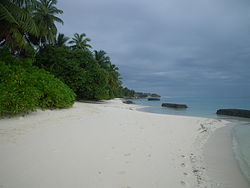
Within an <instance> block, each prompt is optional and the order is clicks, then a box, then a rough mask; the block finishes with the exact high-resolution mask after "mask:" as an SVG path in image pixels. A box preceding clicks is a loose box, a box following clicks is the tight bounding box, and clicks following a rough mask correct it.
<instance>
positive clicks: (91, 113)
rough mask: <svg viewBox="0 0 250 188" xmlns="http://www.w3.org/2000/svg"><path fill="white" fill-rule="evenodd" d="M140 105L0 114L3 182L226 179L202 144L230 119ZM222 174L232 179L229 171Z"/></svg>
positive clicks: (126, 185) (93, 185) (158, 187)
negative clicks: (163, 112) (5, 116)
mask: <svg viewBox="0 0 250 188" xmlns="http://www.w3.org/2000/svg"><path fill="white" fill-rule="evenodd" d="M136 108H138V106H135V105H127V104H123V103H122V102H121V100H119V99H115V100H110V101H104V102H100V103H98V104H92V103H80V102H77V103H75V105H74V106H73V108H70V109H63V110H53V111H50V110H46V111H37V112H33V113H31V114H29V115H27V116H25V117H14V118H12V119H2V120H0V153H1V154H0V187H1V188H45V187H46V188H55V187H58V188H59V187H60V188H71V187H74V188H83V187H84V188H166V187H172V188H181V187H190V188H194V187H216V186H217V185H221V184H220V183H221V182H220V180H218V179H212V177H211V176H210V175H209V173H207V169H208V168H209V164H210V163H211V162H210V163H205V162H204V157H203V150H204V146H205V145H206V142H207V140H208V138H209V137H210V135H211V134H212V133H213V132H214V131H215V130H216V129H218V128H221V127H224V126H226V124H227V122H226V121H224V120H216V119H208V118H197V117H185V116H172V115H161V114H152V113H146V112H139V111H136ZM210 159H211V157H210ZM213 169H214V167H213ZM216 173H222V172H218V171H217V172H216V170H215V171H213V174H214V175H215V174H216ZM215 176H216V175H215ZM223 181H224V180H223ZM225 181H228V182H226V183H225V185H228V184H230V177H229V178H228V179H226V180H225ZM220 187H223V186H220Z"/></svg>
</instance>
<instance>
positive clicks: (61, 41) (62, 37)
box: [55, 33, 69, 46]
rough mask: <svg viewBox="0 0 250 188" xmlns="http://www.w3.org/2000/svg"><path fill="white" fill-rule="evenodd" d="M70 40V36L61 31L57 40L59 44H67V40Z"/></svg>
mask: <svg viewBox="0 0 250 188" xmlns="http://www.w3.org/2000/svg"><path fill="white" fill-rule="evenodd" d="M68 40H69V37H66V36H65V35H64V34H62V33H59V34H58V36H57V39H56V41H55V45H57V46H66V42H67V41H68Z"/></svg>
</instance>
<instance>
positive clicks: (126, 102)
mask: <svg viewBox="0 0 250 188" xmlns="http://www.w3.org/2000/svg"><path fill="white" fill-rule="evenodd" d="M122 102H123V103H125V104H135V103H134V102H133V101H130V100H126V101H122Z"/></svg>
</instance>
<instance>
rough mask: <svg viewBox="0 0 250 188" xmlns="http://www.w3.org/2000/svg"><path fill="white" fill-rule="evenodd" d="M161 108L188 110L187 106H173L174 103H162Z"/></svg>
mask: <svg viewBox="0 0 250 188" xmlns="http://www.w3.org/2000/svg"><path fill="white" fill-rule="evenodd" d="M161 106H162V107H168V108H187V105H185V104H173V103H162V105H161Z"/></svg>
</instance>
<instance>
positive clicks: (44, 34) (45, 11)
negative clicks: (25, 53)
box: [33, 0, 63, 46]
mask: <svg viewBox="0 0 250 188" xmlns="http://www.w3.org/2000/svg"><path fill="white" fill-rule="evenodd" d="M56 4H57V0H40V2H38V3H37V4H36V8H35V10H34V11H33V14H34V19H35V21H36V23H37V25H38V28H39V46H42V43H45V44H48V43H49V44H51V43H53V42H54V41H55V39H56V33H57V28H56V25H55V22H58V23H61V24H63V21H62V20H61V19H60V18H58V17H57V16H55V15H57V14H62V13H63V11H62V10H60V9H58V8H56V6H55V5H56Z"/></svg>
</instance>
